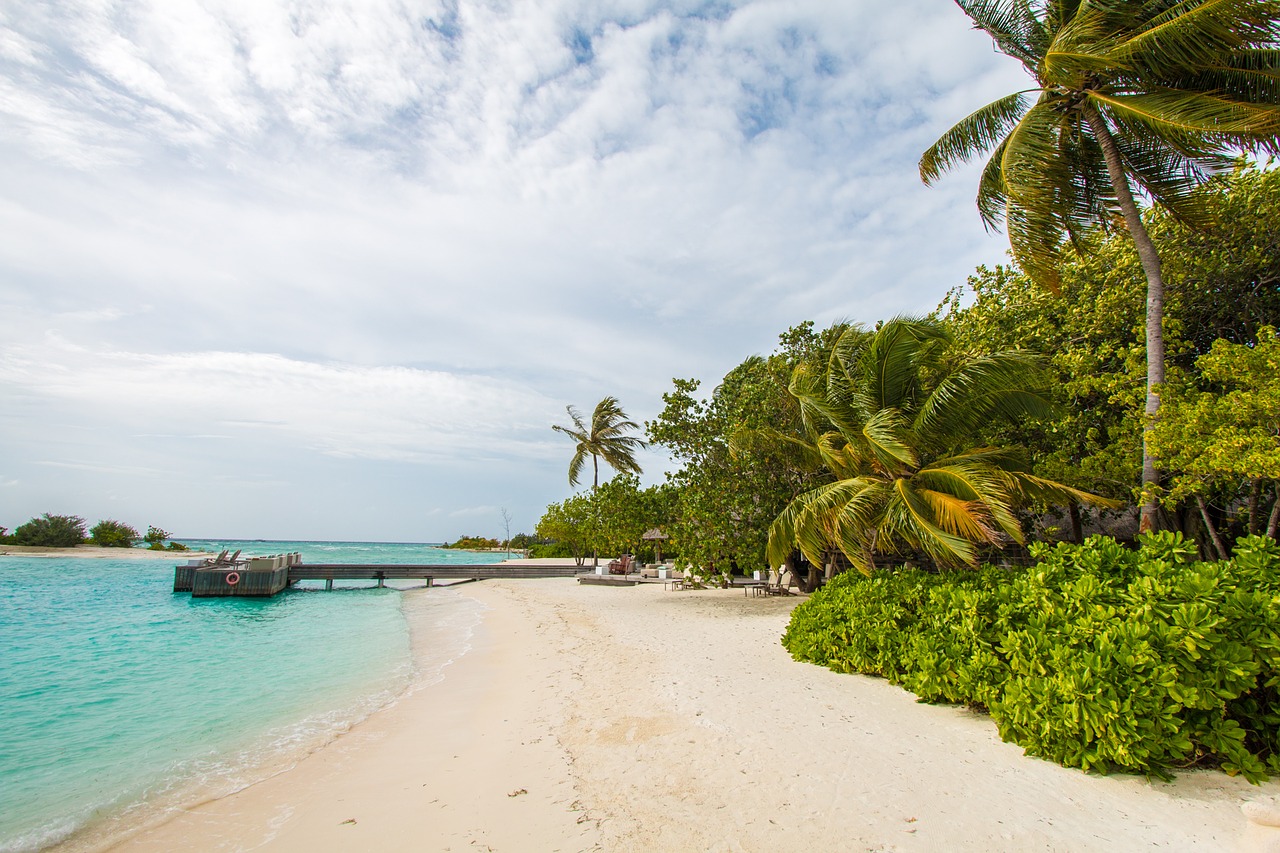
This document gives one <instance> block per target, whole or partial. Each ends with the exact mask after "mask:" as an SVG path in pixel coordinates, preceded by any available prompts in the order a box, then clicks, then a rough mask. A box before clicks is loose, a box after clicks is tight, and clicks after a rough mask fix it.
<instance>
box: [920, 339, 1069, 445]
mask: <svg viewBox="0 0 1280 853" xmlns="http://www.w3.org/2000/svg"><path fill="white" fill-rule="evenodd" d="M1048 383H1049V377H1048V374H1047V373H1046V371H1045V369H1044V365H1043V363H1042V362H1041V360H1040V359H1039V358H1037V357H1035V356H1033V355H1032V354H1030V353H1026V352H1001V353H993V354H991V355H986V356H981V357H978V358H974V359H971V360H969V361H967V362H966V363H964V364H962V365H960V366H959V367H958V368H957V369H955V370H954V371H952V372H951V373H950V374H948V375H947V376H945V377H944V378H943V379H942V381H941V382H939V383H938V385H937V386H936V387H935V388H934V389H933V390H932V391H931V392H930V393H929V395H928V397H926V398H925V400H924V403H923V405H921V406H920V410H919V412H918V414H917V415H916V418H915V422H914V423H913V424H912V428H913V430H914V431H915V433H916V435H917V436H919V437H920V440H921V441H923V442H929V443H932V444H935V445H938V446H945V445H946V444H948V443H949V440H950V439H952V438H954V437H957V436H966V435H972V434H973V433H974V432H975V431H976V429H977V427H979V426H980V425H982V424H984V423H987V422H989V421H990V420H992V419H993V418H997V417H1000V418H1010V419H1017V418H1040V417H1044V416H1046V415H1048V414H1049V413H1050V412H1051V411H1052V405H1051V404H1050V402H1049V400H1048V399H1047V398H1046V397H1045V396H1044V392H1045V391H1046V389H1047V388H1048Z"/></svg>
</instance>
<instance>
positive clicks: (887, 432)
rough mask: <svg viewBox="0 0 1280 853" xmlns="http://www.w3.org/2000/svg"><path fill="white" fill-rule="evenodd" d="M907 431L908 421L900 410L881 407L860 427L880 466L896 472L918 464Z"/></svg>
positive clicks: (908, 427)
mask: <svg viewBox="0 0 1280 853" xmlns="http://www.w3.org/2000/svg"><path fill="white" fill-rule="evenodd" d="M909 431H910V422H909V421H908V420H907V418H906V416H905V415H903V413H902V412H900V411H899V410H897V409H894V408H883V409H880V410H879V411H878V412H876V413H875V414H873V415H872V416H871V417H870V418H868V419H867V422H866V424H865V425H864V426H863V427H862V436H863V438H864V439H865V440H866V443H867V447H868V448H869V449H870V450H871V452H872V453H873V454H874V455H875V457H876V459H877V461H878V462H879V463H880V466H881V467H882V468H884V469H885V470H887V471H893V472H898V471H902V470H903V469H909V468H914V467H916V465H918V464H919V458H918V457H917V456H916V452H915V450H914V449H912V446H911V444H912V442H911V438H910V436H909V434H908V433H909Z"/></svg>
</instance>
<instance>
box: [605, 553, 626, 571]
mask: <svg viewBox="0 0 1280 853" xmlns="http://www.w3.org/2000/svg"><path fill="white" fill-rule="evenodd" d="M609 574H611V575H629V574H631V556H630V555H629V554H623V555H622V557H621V559H617V560H610V561H609Z"/></svg>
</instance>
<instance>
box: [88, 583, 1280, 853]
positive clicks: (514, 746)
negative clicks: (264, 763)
mask: <svg viewBox="0 0 1280 853" xmlns="http://www.w3.org/2000/svg"><path fill="white" fill-rule="evenodd" d="M404 594H405V596H406V605H405V611H406V617H407V618H409V619H410V620H411V628H412V630H413V631H414V633H413V647H414V654H415V657H419V656H421V655H423V654H425V649H426V646H425V645H424V643H425V644H428V645H429V644H430V642H431V641H430V639H429V638H427V637H426V633H425V632H424V626H423V625H422V624H421V623H420V622H419V623H418V624H417V625H416V626H414V617H415V614H414V612H413V607H412V601H413V597H414V596H419V595H432V594H438V593H432V592H426V591H419V590H413V591H408V592H406V593H404ZM453 594H457V595H461V596H463V597H465V598H467V599H470V600H471V601H473V602H475V603H476V604H477V605H478V606H479V608H480V609H481V612H482V618H481V620H480V622H479V624H478V625H476V626H475V628H474V629H473V631H472V636H471V638H470V640H469V646H470V648H469V649H468V650H467V651H466V652H465V653H464V654H461V655H460V656H457V657H455V658H454V660H453V661H452V662H451V663H450V664H448V665H447V666H446V667H444V669H443V678H442V679H439V680H437V681H435V682H434V683H430V684H425V685H421V686H419V687H417V688H416V689H413V690H411V691H410V692H408V693H406V694H404V695H402V696H401V697H400V698H399V699H397V700H395V701H394V702H393V703H392V704H391V705H389V706H388V707H386V708H384V709H382V710H380V711H378V712H376V713H374V714H373V715H372V716H370V717H369V718H367V719H366V720H364V721H363V722H361V723H359V724H357V725H356V726H354V727H353V728H352V729H351V730H350V731H349V732H347V733H346V734H343V735H340V736H339V737H337V738H336V739H335V740H333V741H332V742H330V743H329V744H328V745H327V746H324V747H322V748H321V749H319V750H317V751H315V752H313V753H311V754H310V755H308V756H306V757H305V758H303V759H302V760H301V761H299V762H297V763H296V765H294V766H293V767H291V768H288V769H283V770H282V771H281V772H278V773H276V774H275V775H272V776H270V777H269V778H266V779H264V780H263V781H261V782H259V783H257V784H254V785H252V786H250V787H248V788H246V789H244V790H242V791H239V792H237V793H235V794H232V795H230V796H227V797H223V798H221V799H217V800H212V801H209V802H205V803H201V804H198V805H194V806H190V807H188V808H187V809H185V810H183V811H182V812H180V813H178V814H176V815H174V816H173V817H171V818H170V819H168V820H166V821H164V822H163V823H160V824H159V825H157V826H152V827H149V828H146V829H143V830H142V831H140V832H139V833H138V834H136V835H135V836H133V837H131V838H129V839H126V840H125V841H123V842H121V843H119V844H116V845H114V846H107V847H98V848H93V849H110V850H117V851H130V852H131V853H132V852H133V851H154V853H158V851H181V850H191V851H196V850H200V851H204V850H243V849H270V850H277V851H313V850H321V851H324V850H333V851H338V850H351V849H370V850H373V849H376V850H390V851H395V850H404V851H410V850H413V851H417V850H446V849H453V850H460V849H486V847H487V848H488V849H492V850H502V851H520V850H609V851H613V850H622V851H648V850H675V849H703V850H761V851H764V850H768V851H783V853H785V851H808V850H814V849H846V850H847V849H881V850H937V849H948V850H975V851H976V850H990V849H1030V848H1035V849H1052V850H1103V849H1160V848H1164V849H1188V848H1204V849H1263V848H1261V847H1259V846H1252V845H1256V844H1258V843H1259V842H1258V841H1257V838H1256V837H1255V836H1250V835H1249V833H1250V832H1256V831H1258V830H1259V829H1260V828H1258V827H1253V826H1249V825H1248V824H1247V823H1246V821H1245V820H1244V817H1243V815H1242V814H1241V811H1240V805H1241V804H1242V803H1244V802H1246V801H1249V800H1255V799H1262V798H1265V797H1268V796H1277V795H1280V784H1277V783H1275V782H1272V783H1267V784H1265V785H1263V786H1258V787H1255V786H1251V785H1249V784H1248V783H1246V782H1244V781H1243V780H1240V779H1232V778H1230V777H1228V776H1226V775H1225V774H1223V773H1221V772H1209V771H1190V772H1183V773H1180V774H1179V775H1178V778H1177V779H1176V780H1175V781H1174V782H1173V783H1163V782H1155V781H1149V780H1146V779H1143V778H1141V777H1132V776H1116V775H1113V776H1108V777H1101V776H1091V775H1087V774H1084V773H1082V772H1080V771H1077V770H1070V769H1066V768H1062V767H1059V766H1057V765H1055V764H1051V763H1049V762H1045V761H1042V760H1039V759H1035V758H1031V757H1027V756H1024V755H1023V754H1022V751H1021V750H1020V749H1019V748H1018V747H1016V746H1013V745H1011V744H1006V743H1003V742H1001V741H1000V740H999V737H998V735H997V733H996V730H995V725H994V723H992V722H991V720H990V719H989V718H987V717H985V716H984V715H979V714H975V713H972V712H969V711H966V710H964V709H961V708H955V707H950V706H933V705H924V704H920V703H917V702H916V701H915V697H914V696H912V695H911V694H909V693H907V692H906V691H903V690H901V689H900V688H897V687H894V686H893V685H890V684H888V683H887V682H884V681H880V680H876V679H871V678H866V677H863V676H852V675H840V674H836V673H832V672H829V671H828V670H824V669H820V668H818V667H814V666H811V665H806V664H799V663H796V662H794V661H792V660H791V659H790V658H789V657H788V656H787V654H786V652H785V650H783V649H782V647H781V645H780V644H779V643H778V642H777V638H778V636H779V635H780V634H781V631H782V630H783V629H784V628H785V626H786V624H787V620H788V618H789V614H790V611H791V609H792V608H793V607H794V606H795V604H796V603H797V599H794V598H790V599H789V598H746V597H744V596H743V595H741V594H739V593H738V592H737V591H735V590H700V591H685V592H665V591H663V590H662V589H661V587H659V586H657V585H647V586H646V585H641V586H639V587H632V588H625V589H611V588H605V587H597V586H581V585H578V584H576V583H574V582H573V581H571V580H566V579H550V580H541V581H527V580H524V581H485V582H484V583H480V584H468V585H464V586H460V587H459V588H458V589H457V590H456V591H454V593H453ZM1274 832H1277V833H1280V830H1274ZM1250 838H1253V841H1250ZM1242 844H1244V845H1245V846H1244V847H1243V848H1242V847H1241V846H1240V845H1242Z"/></svg>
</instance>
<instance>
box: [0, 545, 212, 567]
mask: <svg viewBox="0 0 1280 853" xmlns="http://www.w3.org/2000/svg"><path fill="white" fill-rule="evenodd" d="M211 556H213V555H212V554H209V553H206V552H204V551H152V550H151V549H150V548H99V547H98V546H97V545H77V546H76V547H74V548H40V547H36V546H32V545H0V557H50V558H54V557H75V558H77V559H81V560H83V559H86V558H87V559H91V560H173V561H174V562H175V563H181V562H184V561H186V560H194V559H198V558H200V557H211Z"/></svg>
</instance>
